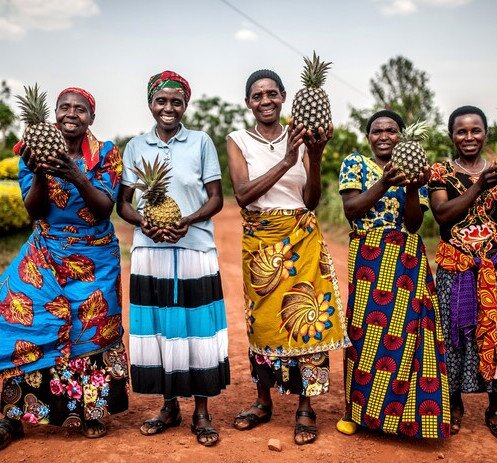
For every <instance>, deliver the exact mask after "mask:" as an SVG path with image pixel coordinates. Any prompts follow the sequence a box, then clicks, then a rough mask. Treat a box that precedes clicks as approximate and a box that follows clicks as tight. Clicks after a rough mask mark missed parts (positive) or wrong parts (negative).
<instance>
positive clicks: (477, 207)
mask: <svg viewBox="0 0 497 463" xmlns="http://www.w3.org/2000/svg"><path fill="white" fill-rule="evenodd" d="M477 180H478V176H476V177H475V176H470V175H467V174H464V173H462V172H456V171H455V169H454V167H453V166H452V165H451V164H450V163H449V162H443V163H436V164H434V165H433V166H432V173H431V177H430V182H429V183H428V187H429V189H430V192H432V191H437V190H445V191H447V196H448V199H449V200H451V199H454V198H458V197H459V196H461V195H462V194H463V193H464V192H465V191H466V190H467V189H468V188H470V187H471V186H472V185H473V184H474V183H475V182H476V181H477ZM440 235H441V238H442V241H445V242H446V243H449V244H451V245H452V246H454V247H456V248H457V249H458V250H459V251H461V252H463V253H465V254H467V255H468V256H473V257H480V258H488V257H489V255H490V254H493V253H495V252H496V251H497V186H496V187H494V188H492V189H490V190H486V191H484V192H482V193H481V194H480V196H479V197H478V198H477V199H476V200H475V202H474V203H473V205H472V206H471V207H470V208H469V209H468V210H467V211H466V213H465V215H464V217H463V218H458V219H456V220H455V221H454V222H452V223H449V224H445V225H442V226H441V227H440Z"/></svg>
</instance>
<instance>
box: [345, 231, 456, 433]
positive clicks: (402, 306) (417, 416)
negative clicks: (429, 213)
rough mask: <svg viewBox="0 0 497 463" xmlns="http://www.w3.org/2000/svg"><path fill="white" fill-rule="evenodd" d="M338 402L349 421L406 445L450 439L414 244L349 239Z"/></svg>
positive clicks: (426, 287)
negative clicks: (407, 440) (346, 341)
mask: <svg viewBox="0 0 497 463" xmlns="http://www.w3.org/2000/svg"><path fill="white" fill-rule="evenodd" d="M348 267H349V300H348V305H347V320H348V332H349V335H350V338H351V341H352V347H349V348H347V350H346V356H345V397H346V403H347V410H348V412H349V413H350V415H351V417H352V419H353V420H354V421H355V422H356V423H358V424H360V425H362V426H365V427H367V428H370V429H382V430H383V431H384V432H388V433H394V434H399V433H400V434H404V435H407V436H409V437H417V438H422V437H429V438H442V437H449V434H450V432H449V431H450V429H449V428H450V408H449V386H448V381H447V369H446V364H445V356H444V352H445V347H444V341H443V336H442V331H441V326H440V317H439V308H438V301H437V297H436V294H435V287H434V283H433V278H432V275H431V272H430V268H429V265H428V261H427V259H426V255H425V252H424V245H423V243H422V241H421V237H420V236H419V235H416V234H409V233H404V232H401V231H400V230H390V229H382V228H378V229H373V230H370V231H368V232H367V233H366V232H363V231H361V232H359V233H356V234H352V235H351V241H350V246H349V262H348Z"/></svg>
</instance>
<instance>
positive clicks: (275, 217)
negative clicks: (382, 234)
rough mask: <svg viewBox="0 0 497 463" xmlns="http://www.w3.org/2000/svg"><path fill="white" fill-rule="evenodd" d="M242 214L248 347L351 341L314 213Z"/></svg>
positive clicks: (283, 352) (320, 347) (310, 347)
mask: <svg viewBox="0 0 497 463" xmlns="http://www.w3.org/2000/svg"><path fill="white" fill-rule="evenodd" d="M241 214H242V217H243V241H242V245H243V250H242V259H243V286H244V295H245V320H246V324H247V333H248V337H249V343H250V350H251V351H253V352H256V353H259V354H265V355H274V356H278V357H293V356H300V355H306V354H311V353H315V352H323V351H328V350H331V349H338V348H341V347H346V346H348V345H349V340H348V337H347V334H346V331H345V322H344V314H343V310H342V303H341V300H340V293H339V290H338V284H337V278H336V274H335V269H334V266H333V262H332V260H331V255H330V252H329V251H328V247H327V246H326V244H325V242H324V239H323V235H322V233H321V230H320V228H319V225H318V222H317V220H316V216H315V215H314V213H312V212H310V211H308V210H306V209H298V210H281V209H276V210H273V211H268V212H259V211H247V210H242V211H241Z"/></svg>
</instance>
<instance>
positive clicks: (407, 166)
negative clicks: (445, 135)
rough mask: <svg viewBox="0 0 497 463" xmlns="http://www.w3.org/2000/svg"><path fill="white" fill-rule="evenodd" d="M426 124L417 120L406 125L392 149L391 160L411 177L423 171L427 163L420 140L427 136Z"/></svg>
mask: <svg viewBox="0 0 497 463" xmlns="http://www.w3.org/2000/svg"><path fill="white" fill-rule="evenodd" d="M427 129H428V124H427V123H426V122H425V121H418V122H416V123H414V124H412V125H410V126H408V127H406V128H405V129H404V130H403V131H402V132H401V133H400V136H399V141H398V143H397V144H396V145H395V147H394V148H393V150H392V161H393V162H394V163H395V164H396V165H397V167H399V169H400V170H401V171H402V172H403V173H404V174H405V175H406V177H407V178H409V179H411V178H414V177H417V176H418V175H419V174H420V173H422V172H423V168H424V167H425V166H426V165H427V164H428V159H427V158H426V154H425V151H424V149H423V147H422V146H421V142H422V141H425V140H426V139H427V138H428V133H427Z"/></svg>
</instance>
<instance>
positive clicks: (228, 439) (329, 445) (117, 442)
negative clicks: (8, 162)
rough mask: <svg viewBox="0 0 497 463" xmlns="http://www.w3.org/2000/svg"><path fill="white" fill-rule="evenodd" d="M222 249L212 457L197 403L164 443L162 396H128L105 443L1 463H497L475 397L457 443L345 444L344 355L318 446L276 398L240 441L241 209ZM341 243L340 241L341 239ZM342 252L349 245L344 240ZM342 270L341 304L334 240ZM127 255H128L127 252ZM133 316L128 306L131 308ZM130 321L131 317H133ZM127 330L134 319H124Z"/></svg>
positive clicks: (245, 378) (322, 406)
mask: <svg viewBox="0 0 497 463" xmlns="http://www.w3.org/2000/svg"><path fill="white" fill-rule="evenodd" d="M215 224H216V242H217V245H218V249H219V256H220V264H221V272H222V278H223V287H224V294H225V301H226V305H227V309H228V330H229V337H230V349H229V352H230V363H231V375H232V376H231V385H230V386H229V387H228V389H227V390H226V391H225V393H223V394H222V395H221V396H219V397H217V398H215V399H213V400H212V401H211V404H210V412H211V414H212V415H213V416H214V425H215V426H216V427H217V428H218V430H219V431H220V435H221V441H220V443H219V444H218V445H217V446H216V447H214V448H209V449H208V448H204V447H202V446H200V445H198V444H197V443H196V441H195V438H194V436H193V435H192V434H191V432H190V420H189V417H190V416H191V413H192V411H193V400H191V399H188V400H187V399H183V400H181V401H180V403H181V408H182V415H183V424H182V425H181V426H180V427H178V428H174V429H172V430H168V431H166V432H165V433H164V434H161V435H158V436H152V437H144V436H142V435H141V434H140V432H139V430H138V427H139V425H140V424H141V422H142V421H143V420H145V419H147V418H150V417H151V416H153V415H155V414H156V413H157V411H158V409H159V408H160V405H161V399H160V397H151V396H142V395H137V394H131V396H130V408H129V411H128V412H126V413H123V414H121V415H118V416H115V417H111V418H110V419H109V420H108V421H107V423H108V435H107V436H106V437H104V438H102V439H96V440H89V439H86V438H84V437H82V436H81V435H80V434H77V433H73V432H68V431H66V430H62V429H59V428H52V427H43V426H39V427H36V428H35V427H30V428H28V429H27V432H26V437H25V438H24V439H22V440H20V441H17V442H14V443H13V444H12V445H10V446H9V447H8V448H7V449H5V450H2V451H0V461H1V462H9V463H14V462H57V461H63V462H64V463H72V462H74V463H76V462H78V463H79V462H150V461H163V462H193V463H196V462H199V463H200V462H202V463H204V462H205V463H211V462H213V463H214V462H215V463H234V462H240V463H258V462H268V461H269V460H271V461H272V462H274V463H279V462H282V463H283V462H285V463H296V462H305V461H309V462H314V461H318V462H319V461H323V462H327V463H335V462H336V463H341V462H343V463H345V462H347V463H349V462H350V463H356V462H366V463H376V462H395V463H407V462H409V463H410V462H419V463H423V462H435V461H444V462H452V463H456V462H457V463H459V462H471V463H483V462H490V461H493V460H495V455H496V449H497V446H496V445H497V441H496V440H495V438H493V437H492V436H491V434H490V433H489V431H488V429H487V428H486V427H485V425H484V422H483V413H484V409H485V401H486V398H485V396H484V395H472V396H470V397H467V398H466V402H465V403H466V415H465V417H464V421H463V427H462V430H461V432H460V433H459V435H457V436H456V437H454V438H452V439H450V440H449V441H447V442H438V441H435V442H433V441H427V440H425V441H415V440H406V439H401V438H397V437H394V436H386V435H383V434H378V433H372V432H366V431H362V432H359V433H357V434H356V435H354V436H351V437H347V436H344V435H341V434H340V433H338V432H337V431H336V430H335V423H336V422H337V420H338V419H339V418H340V416H341V413H342V406H343V385H342V365H341V353H340V352H335V353H333V354H332V364H333V366H332V370H331V393H330V394H328V395H326V396H321V397H318V398H316V399H314V401H313V404H314V408H315V410H316V412H317V415H318V426H319V430H320V435H319V438H318V440H317V441H316V442H315V443H314V444H313V445H308V446H304V447H299V446H297V445H295V444H294V443H293V425H294V412H295V408H296V403H297V401H296V398H295V397H291V396H284V397H281V396H278V395H276V394H274V396H273V401H274V414H273V419H272V420H271V422H270V423H268V424H265V425H263V426H261V427H259V428H257V429H254V430H251V431H246V432H240V431H237V430H235V429H234V428H233V427H232V426H231V423H232V420H233V417H234V416H235V415H236V414H237V413H238V412H239V411H240V410H241V409H242V408H244V407H246V406H247V405H249V404H250V403H251V401H252V400H253V399H254V397H255V386H254V385H253V384H252V383H251V381H250V374H249V371H248V360H247V355H246V353H247V339H246V335H245V326H244V315H243V295H242V283H241V269H240V256H241V242H240V239H241V238H240V236H241V227H240V215H239V213H238V208H237V207H236V205H235V204H233V203H231V202H228V203H227V204H226V206H225V208H224V209H223V211H222V212H221V213H220V214H219V215H218V216H217V217H216V218H215ZM117 230H118V235H119V237H120V240H121V243H122V245H123V250H126V249H127V248H129V243H130V241H131V230H130V228H129V227H127V226H126V225H124V224H122V223H118V224H117ZM335 240H336V236H335ZM339 241H340V242H341V243H343V241H344V240H343V239H341V240H339ZM327 242H328V244H329V246H330V248H331V251H332V255H333V257H334V261H335V267H336V270H337V273H338V276H339V283H340V288H341V291H342V299H343V300H344V301H345V295H346V294H345V292H346V288H347V285H346V278H347V272H346V269H347V262H346V258H347V248H346V245H344V244H339V243H335V242H334V240H333V238H332V235H331V234H328V236H327ZM124 256H128V253H127V252H124ZM128 277H129V261H128V260H127V259H126V258H124V259H123V283H125V287H124V291H123V293H124V294H125V295H127V293H128V291H127V285H126V283H127V281H128ZM125 312H127V299H125ZM126 315H127V314H126ZM125 324H127V318H125ZM269 438H276V439H279V440H280V441H281V443H282V451H281V452H280V453H277V452H274V451H270V450H269V449H268V447H267V441H268V439H269Z"/></svg>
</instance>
